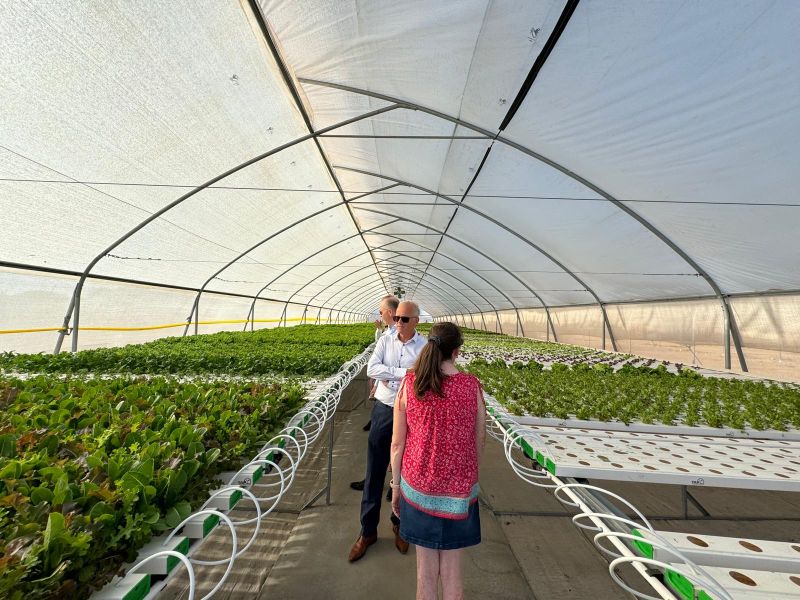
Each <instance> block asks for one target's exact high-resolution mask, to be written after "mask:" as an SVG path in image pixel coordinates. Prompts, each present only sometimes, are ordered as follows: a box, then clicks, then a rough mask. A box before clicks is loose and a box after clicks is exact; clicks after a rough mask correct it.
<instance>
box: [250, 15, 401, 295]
mask: <svg viewBox="0 0 800 600" xmlns="http://www.w3.org/2000/svg"><path fill="white" fill-rule="evenodd" d="M248 4H249V5H250V10H251V11H252V13H253V16H254V18H255V19H256V22H257V23H258V27H259V29H260V30H261V35H262V36H263V37H264V41H265V42H266V43H267V47H268V48H269V51H270V53H271V54H272V59H273V60H274V61H275V64H276V65H277V66H278V69H279V70H280V72H281V77H283V82H284V84H285V85H286V88H287V89H288V90H289V93H290V95H291V97H292V100H294V103H295V106H296V108H297V110H298V112H299V113H300V115H301V116H302V117H303V122H304V123H305V125H306V129H308V133H309V135H313V136H314V138H313V139H314V145H315V146H316V147H317V151H318V152H319V155H320V158H321V159H322V162H323V163H324V164H325V168H326V169H327V170H328V175H330V178H331V180H333V183H334V185H336V189H337V190H338V191H339V196H340V197H341V199H342V202H344V203H345V206H346V208H347V213H348V214H349V215H350V219H351V220H352V221H353V226H354V227H355V228H356V231H357V232H361V226H360V225H359V224H358V220H357V219H356V216H355V214H354V213H353V209H351V208H350V205H349V204H347V195H346V194H345V193H344V189H343V188H342V185H341V183H340V182H339V178H338V177H336V173H335V172H334V171H333V168H332V167H331V162H330V160H328V156H327V154H325V150H324V149H323V148H322V144H321V143H320V141H319V133H320V132H319V131H315V130H314V126H313V124H312V123H311V117H310V115H309V114H308V111H307V110H306V107H305V105H304V104H303V100H302V99H301V98H300V92H299V90H298V89H297V86H296V85H295V82H294V78H293V77H292V74H291V73H290V72H289V67H288V65H287V64H286V61H284V59H283V56H281V53H280V51H279V50H278V44H277V43H276V41H275V39H274V38H273V35H272V31H270V28H269V26H268V25H267V19H266V18H265V16H264V13H263V12H262V11H261V6H260V5H259V3H258V1H257V0H248ZM397 106H398V105H395V107H397ZM361 241H362V242H364V246H365V247H366V249H367V250H369V249H370V248H369V244H368V243H367V240H366V239H365V238H364V235H363V234H362V235H361ZM370 256H371V257H372V262H373V264H374V266H375V271H376V272H377V273H378V275H380V276H381V279H383V276H382V275H381V273H380V270H379V269H378V265H377V264H376V263H375V257H374V256H372V253H371V252H370ZM384 284H386V281H385V280H384ZM386 293H387V294H388V293H389V286H388V284H386Z"/></svg>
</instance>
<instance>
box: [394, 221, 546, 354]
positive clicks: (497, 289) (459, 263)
mask: <svg viewBox="0 0 800 600" xmlns="http://www.w3.org/2000/svg"><path fill="white" fill-rule="evenodd" d="M378 235H382V236H384V237H396V238H397V239H398V240H399V241H403V242H408V243H410V244H414V245H415V246H417V247H419V248H423V249H425V250H427V251H428V252H433V248H428V247H427V246H425V245H423V244H420V243H419V242H414V241H411V240H406V239H403V238H400V237H398V236H396V235H394V234H391V233H379V234H378ZM438 254H439V255H440V256H442V257H443V258H446V259H447V260H449V261H451V262H453V263H455V264H457V265H459V266H460V267H463V268H464V269H465V270H467V271H469V272H470V273H472V274H473V275H475V276H476V277H478V278H479V279H480V280H481V281H483V282H485V283H487V284H488V285H490V286H491V287H492V288H494V289H495V291H497V292H499V293H500V294H501V295H502V296H504V297H505V298H506V300H508V301H509V303H510V304H511V305H512V307H511V308H509V309H499V310H514V311H515V312H516V313H517V318H518V319H519V318H520V317H519V310H520V308H519V307H516V306H515V305H514V302H513V301H512V300H511V299H510V298H509V297H508V296H506V295H505V293H504V292H503V291H502V290H501V289H500V288H498V287H497V286H496V285H495V284H494V283H492V282H491V281H489V280H488V279H486V278H485V277H484V276H483V275H481V274H480V273H478V272H477V271H474V270H473V269H471V268H470V267H469V266H467V265H466V264H464V263H462V262H460V261H459V260H456V259H455V258H453V257H452V256H449V255H447V254H445V253H443V252H441V251H439V252H438ZM408 258H415V257H411V256H409V257H408ZM416 260H419V259H416ZM421 262H424V261H421ZM428 267H429V268H430V267H432V268H434V269H436V270H437V271H441V272H442V273H444V274H445V275H447V276H448V277H452V278H453V279H455V280H456V281H458V282H460V283H461V284H463V285H466V286H467V287H468V288H470V289H471V290H472V291H473V292H475V293H476V294H477V295H479V296H480V297H481V298H482V299H483V301H484V302H486V303H487V304H489V306H491V307H492V310H493V312H494V315H495V318H496V322H497V324H498V327H500V329H501V332H502V325H501V324H500V313H499V312H498V308H497V307H496V306H494V304H493V303H492V302H491V301H490V300H489V299H488V298H486V297H485V296H484V295H483V294H481V293H480V292H478V291H477V290H475V289H474V288H473V287H472V286H470V285H469V284H468V283H466V282H465V281H464V280H463V279H460V278H459V277H456V276H455V275H453V274H452V273H450V272H449V271H446V270H445V269H442V268H441V267H438V266H436V265H434V264H433V261H431V262H430V263H428ZM473 304H474V303H473ZM476 306H477V305H476ZM536 308H537V309H541V310H544V311H545V314H547V309H546V308H545V307H544V306H537V307H536ZM478 310H479V312H478V313H477V314H478V315H479V316H480V318H481V321H482V323H483V329H484V330H487V331H488V328H487V326H486V319H485V317H484V311H481V310H480V308H479V309H478ZM467 314H468V315H469V317H470V321H472V325H473V328H474V326H475V321H474V319H473V315H472V313H467ZM548 324H549V325H550V327H547V328H546V329H547V339H548V340H549V339H550V330H551V329H552V332H553V340H554V341H556V342H558V335H557V334H556V330H555V326H554V325H553V323H552V322H550V321H548ZM521 331H522V330H521ZM522 334H523V335H524V331H522Z"/></svg>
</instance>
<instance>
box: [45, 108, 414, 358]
mask: <svg viewBox="0 0 800 600" xmlns="http://www.w3.org/2000/svg"><path fill="white" fill-rule="evenodd" d="M398 108H400V105H399V104H392V105H390V106H385V107H383V108H380V109H377V110H373V111H370V112H367V113H364V114H362V115H358V116H356V117H353V118H351V119H346V120H344V121H340V122H339V123H334V124H333V125H329V126H328V127H323V128H322V129H319V130H317V131H311V132H309V133H308V134H306V135H303V136H300V137H298V138H295V139H293V140H291V141H289V142H286V143H285V144H281V145H280V146H276V147H275V148H272V149H271V150H268V151H267V152H263V153H261V154H259V155H257V156H255V157H253V158H251V159H248V160H246V161H244V162H243V163H240V164H238V165H236V166H235V167H233V168H232V169H228V170H227V171H225V172H224V173H221V174H220V175H217V176H216V177H212V178H211V179H209V180H208V181H206V182H205V183H203V184H201V185H199V186H197V187H196V188H194V189H192V190H191V191H189V192H187V193H185V194H184V195H182V196H181V197H180V198H177V199H175V200H173V201H172V202H170V203H169V204H167V205H166V206H164V207H162V208H160V209H159V210H157V211H156V212H154V213H153V214H151V215H150V216H149V217H147V218H146V219H143V220H142V221H140V222H139V223H138V224H137V225H136V226H134V227H133V228H131V229H130V230H128V231H127V232H126V233H125V234H124V235H123V236H121V237H120V238H118V239H117V240H116V241H115V242H113V243H112V244H111V245H110V246H108V247H107V248H106V249H105V250H103V251H102V252H101V253H99V254H98V255H97V256H95V257H94V258H93V259H92V260H91V261H90V262H89V264H88V265H86V268H84V270H83V272H82V273H81V276H80V279H79V280H78V282H77V283H76V284H75V289H74V290H73V292H72V296H71V298H70V303H69V306H68V308H67V313H66V315H65V316H64V322H63V325H62V328H61V330H60V331H59V334H58V340H57V341H56V346H55V350H54V351H53V353H54V354H58V353H59V352H61V344H62V343H63V342H64V336H65V335H66V333H67V329H68V328H69V322H70V319H72V321H73V326H72V344H71V347H72V352H77V350H78V331H79V325H80V307H81V292H82V290H83V286H84V284H85V283H86V278H87V277H88V275H89V273H90V272H91V270H92V269H93V268H94V267H95V265H96V264H97V263H98V262H100V261H101V260H102V259H103V257H105V256H106V255H107V254H108V253H110V252H111V251H112V250H114V249H115V248H117V247H118V246H119V245H120V244H122V243H123V242H124V241H125V240H127V239H129V238H130V237H131V236H133V235H134V234H136V233H137V232H139V231H141V230H142V229H144V228H145V227H146V226H147V225H149V224H150V223H152V222H153V221H155V220H156V219H158V218H159V217H160V216H162V215H163V214H165V213H167V212H168V211H170V210H172V209H173V208H175V207H176V206H178V205H179V204H182V203H183V202H185V201H186V200H188V199H189V198H191V197H192V196H194V195H195V194H197V193H199V192H201V191H203V190H204V189H206V188H208V187H211V186H212V185H214V184H215V183H217V182H218V181H221V180H223V179H225V178H226V177H229V176H230V175H233V174H234V173H238V172H239V171H241V170H242V169H244V168H246V167H249V166H250V165H253V164H255V163H257V162H260V161H262V160H264V159H265V158H269V157H270V156H273V155H275V154H278V153H279V152H282V151H283V150H286V149H288V148H291V147H292V146H296V145H297V144H302V143H303V142H307V141H308V140H311V139H313V140H316V139H317V137H318V136H320V135H322V134H323V133H326V132H328V131H333V130H335V129H339V128H341V127H345V126H347V125H351V124H353V123H357V122H358V121H362V120H364V119H369V118H372V117H374V116H377V115H379V114H383V113H385V112H389V111H392V110H395V109H398Z"/></svg>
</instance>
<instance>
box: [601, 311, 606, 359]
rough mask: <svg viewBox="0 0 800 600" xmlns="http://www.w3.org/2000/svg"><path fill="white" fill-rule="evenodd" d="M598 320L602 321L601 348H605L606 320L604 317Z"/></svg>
mask: <svg viewBox="0 0 800 600" xmlns="http://www.w3.org/2000/svg"><path fill="white" fill-rule="evenodd" d="M601 317H602V315H601ZM600 320H601V321H602V327H603V350H605V349H606V321H605V319H602V318H601V319H600Z"/></svg>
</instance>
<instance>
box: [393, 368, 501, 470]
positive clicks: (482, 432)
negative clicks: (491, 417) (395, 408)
mask: <svg viewBox="0 0 800 600" xmlns="http://www.w3.org/2000/svg"><path fill="white" fill-rule="evenodd" d="M396 422H397V421H395V423H396ZM485 445H486V404H485V403H484V401H483V388H482V387H481V385H480V383H479V384H478V412H477V414H476V416H475V449H476V450H477V455H478V472H480V469H481V458H482V457H483V448H484V446H485Z"/></svg>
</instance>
